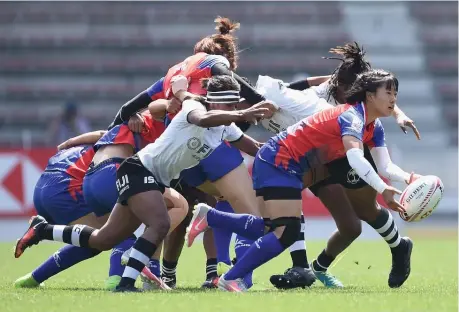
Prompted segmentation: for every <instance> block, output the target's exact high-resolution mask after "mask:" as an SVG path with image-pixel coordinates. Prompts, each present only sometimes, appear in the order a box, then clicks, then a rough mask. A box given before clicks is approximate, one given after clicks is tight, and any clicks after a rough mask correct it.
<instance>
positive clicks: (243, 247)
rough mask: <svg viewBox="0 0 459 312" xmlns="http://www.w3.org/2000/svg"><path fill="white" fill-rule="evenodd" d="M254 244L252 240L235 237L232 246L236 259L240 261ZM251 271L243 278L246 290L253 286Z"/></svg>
mask: <svg viewBox="0 0 459 312" xmlns="http://www.w3.org/2000/svg"><path fill="white" fill-rule="evenodd" d="M253 243H254V241H253V240H249V239H245V238H244V237H242V236H240V235H238V236H236V244H235V245H234V251H235V252H236V259H242V257H243V256H244V255H245V253H246V252H247V250H249V248H250V246H251V245H252V244H253ZM252 275H253V271H250V272H249V273H247V274H246V275H245V276H244V282H245V284H246V285H247V288H250V287H252V286H253V282H252Z"/></svg>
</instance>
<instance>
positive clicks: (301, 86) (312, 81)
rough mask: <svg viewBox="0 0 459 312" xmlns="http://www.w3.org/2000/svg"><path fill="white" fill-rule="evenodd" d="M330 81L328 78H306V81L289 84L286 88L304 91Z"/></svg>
mask: <svg viewBox="0 0 459 312" xmlns="http://www.w3.org/2000/svg"><path fill="white" fill-rule="evenodd" d="M328 79H330V76H315V77H308V78H306V79H302V80H298V81H294V82H290V83H289V84H288V85H287V87H288V88H290V89H293V90H300V91H302V90H306V89H308V88H309V87H312V86H318V85H320V84H322V83H323V82H325V81H327V80H328Z"/></svg>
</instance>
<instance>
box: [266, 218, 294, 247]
mask: <svg viewBox="0 0 459 312" xmlns="http://www.w3.org/2000/svg"><path fill="white" fill-rule="evenodd" d="M267 226H269V231H270V232H272V231H274V230H275V229H276V228H277V227H280V226H285V228H284V232H283V233H282V235H281V237H279V242H280V243H281V245H282V247H284V248H288V247H290V246H291V245H292V244H293V243H294V242H296V241H297V240H298V233H300V232H301V219H300V218H298V217H282V218H277V219H272V220H270V222H269V225H267Z"/></svg>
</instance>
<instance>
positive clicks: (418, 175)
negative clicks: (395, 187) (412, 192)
mask: <svg viewBox="0 0 459 312" xmlns="http://www.w3.org/2000/svg"><path fill="white" fill-rule="evenodd" d="M421 177H422V175H420V174H416V173H414V172H411V174H410V178H409V179H408V181H405V182H406V184H411V183H413V182H414V181H416V180H417V179H419V178H421Z"/></svg>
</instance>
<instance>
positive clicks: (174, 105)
mask: <svg viewBox="0 0 459 312" xmlns="http://www.w3.org/2000/svg"><path fill="white" fill-rule="evenodd" d="M181 108H182V103H180V101H179V100H178V99H177V98H175V97H173V98H172V99H171V100H169V101H168V104H167V108H166V110H167V112H169V113H172V114H176V113H177V112H178V111H179V110H180V109H181Z"/></svg>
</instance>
